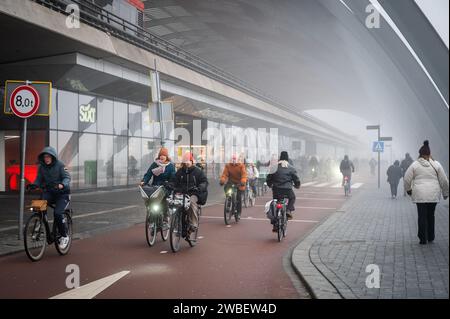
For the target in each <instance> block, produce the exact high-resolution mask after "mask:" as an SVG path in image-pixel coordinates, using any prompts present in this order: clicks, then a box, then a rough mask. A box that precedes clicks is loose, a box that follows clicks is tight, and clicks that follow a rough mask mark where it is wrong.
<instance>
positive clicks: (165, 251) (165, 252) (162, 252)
mask: <svg viewBox="0 0 450 319" xmlns="http://www.w3.org/2000/svg"><path fill="white" fill-rule="evenodd" d="M159 253H160V254H167V253H168V251H167V250H163V251H160V252H159Z"/></svg>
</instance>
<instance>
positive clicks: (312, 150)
mask: <svg viewBox="0 0 450 319" xmlns="http://www.w3.org/2000/svg"><path fill="white" fill-rule="evenodd" d="M305 153H306V155H307V156H313V155H316V154H317V144H316V142H314V141H310V140H306V143H305Z"/></svg>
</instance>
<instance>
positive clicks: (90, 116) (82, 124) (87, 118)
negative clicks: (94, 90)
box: [78, 94, 97, 133]
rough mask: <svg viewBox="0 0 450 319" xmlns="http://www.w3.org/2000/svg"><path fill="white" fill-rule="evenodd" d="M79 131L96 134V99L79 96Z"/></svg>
mask: <svg viewBox="0 0 450 319" xmlns="http://www.w3.org/2000/svg"><path fill="white" fill-rule="evenodd" d="M78 119H79V124H78V125H79V126H78V127H79V131H80V132H91V133H96V132H97V98H96V97H93V96H89V95H82V94H80V95H79V107H78Z"/></svg>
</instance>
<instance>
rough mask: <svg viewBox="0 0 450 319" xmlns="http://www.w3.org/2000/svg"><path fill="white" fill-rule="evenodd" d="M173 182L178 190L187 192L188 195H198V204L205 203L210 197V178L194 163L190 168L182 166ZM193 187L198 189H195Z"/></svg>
mask: <svg viewBox="0 0 450 319" xmlns="http://www.w3.org/2000/svg"><path fill="white" fill-rule="evenodd" d="M171 184H172V185H173V186H174V188H175V189H176V190H178V191H182V192H187V193H188V195H196V196H197V197H198V202H197V203H198V204H199V205H205V204H206V200H207V199H208V179H207V178H206V176H205V173H203V171H202V170H201V169H200V168H198V167H197V166H195V165H193V166H191V167H189V168H187V167H183V166H182V167H181V168H180V169H179V170H178V171H177V173H176V174H175V176H174V177H173V178H172V181H171ZM193 188H197V190H195V191H193V190H192V189H193Z"/></svg>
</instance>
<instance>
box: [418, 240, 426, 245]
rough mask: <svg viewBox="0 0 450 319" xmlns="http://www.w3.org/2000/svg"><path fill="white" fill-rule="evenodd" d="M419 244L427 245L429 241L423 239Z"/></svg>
mask: <svg viewBox="0 0 450 319" xmlns="http://www.w3.org/2000/svg"><path fill="white" fill-rule="evenodd" d="M419 244H420V245H426V244H427V241H426V240H421V241H420V242H419Z"/></svg>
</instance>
